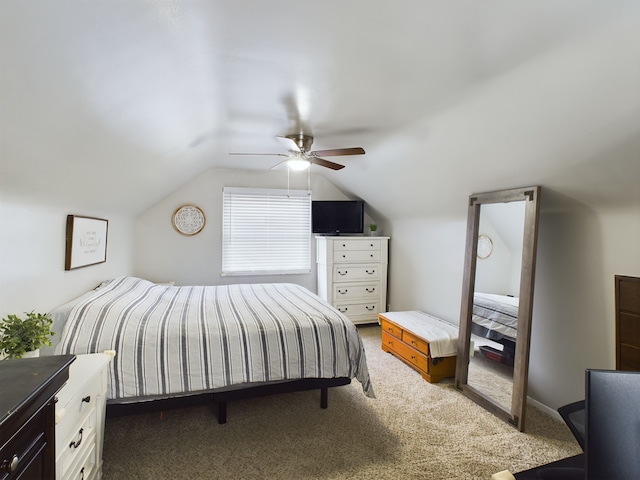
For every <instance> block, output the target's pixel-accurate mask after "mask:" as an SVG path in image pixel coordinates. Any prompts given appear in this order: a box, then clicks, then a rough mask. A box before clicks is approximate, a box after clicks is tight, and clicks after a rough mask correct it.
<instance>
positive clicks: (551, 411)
mask: <svg viewBox="0 0 640 480" xmlns="http://www.w3.org/2000/svg"><path fill="white" fill-rule="evenodd" d="M527 405H531V406H532V407H533V408H535V409H537V410H540V411H541V412H543V413H546V414H547V415H549V416H550V417H551V418H553V419H554V420H556V421H558V422H560V423H564V420H562V417H561V416H560V414H559V413H558V411H557V410H554V409H553V408H550V407H547V406H546V405H545V404H544V403H541V402H539V401H538V400H536V399H534V398H531V397H529V396H528V397H527Z"/></svg>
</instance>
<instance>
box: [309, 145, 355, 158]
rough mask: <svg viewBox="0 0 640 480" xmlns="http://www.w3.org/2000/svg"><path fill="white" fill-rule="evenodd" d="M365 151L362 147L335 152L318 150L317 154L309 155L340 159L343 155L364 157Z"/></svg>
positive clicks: (341, 149) (340, 149)
mask: <svg viewBox="0 0 640 480" xmlns="http://www.w3.org/2000/svg"><path fill="white" fill-rule="evenodd" d="M364 154H365V151H364V148H362V147H353V148H334V149H333V150H318V151H317V152H310V153H309V155H314V156H316V155H318V156H323V157H338V156H341V155H364Z"/></svg>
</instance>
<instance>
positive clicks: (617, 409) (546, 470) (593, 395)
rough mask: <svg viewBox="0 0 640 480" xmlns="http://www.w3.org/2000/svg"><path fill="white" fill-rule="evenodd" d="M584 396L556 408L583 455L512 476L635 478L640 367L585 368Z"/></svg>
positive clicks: (639, 473) (639, 467)
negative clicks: (628, 368)
mask: <svg viewBox="0 0 640 480" xmlns="http://www.w3.org/2000/svg"><path fill="white" fill-rule="evenodd" d="M585 395H586V399H585V400H581V401H579V402H574V403H570V404H568V405H565V406H563V407H560V408H559V409H558V412H559V413H560V415H561V416H562V418H563V419H564V421H565V422H566V423H567V426H568V427H569V429H570V430H571V432H572V433H573V435H574V436H575V437H576V440H577V441H578V443H579V444H580V446H581V447H582V449H583V450H584V452H585V454H584V455H578V456H575V457H570V458H567V459H564V460H560V461H558V462H553V463H552V464H548V465H543V466H541V467H537V468H533V469H531V470H526V471H524V472H520V473H518V474H516V475H515V477H516V479H518V480H529V479H536V480H574V479H575V480H585V479H586V480H614V479H615V480H638V479H640V372H627V371H621V370H587V371H586V372H585Z"/></svg>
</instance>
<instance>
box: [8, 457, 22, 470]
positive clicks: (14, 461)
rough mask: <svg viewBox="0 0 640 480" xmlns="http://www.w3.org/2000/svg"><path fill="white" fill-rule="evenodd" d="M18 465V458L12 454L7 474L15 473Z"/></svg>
mask: <svg viewBox="0 0 640 480" xmlns="http://www.w3.org/2000/svg"><path fill="white" fill-rule="evenodd" d="M19 464H20V457H19V456H18V455H16V454H14V455H13V457H11V461H10V462H9V465H7V470H8V471H9V473H13V472H15V471H16V470H17V469H18V465H19Z"/></svg>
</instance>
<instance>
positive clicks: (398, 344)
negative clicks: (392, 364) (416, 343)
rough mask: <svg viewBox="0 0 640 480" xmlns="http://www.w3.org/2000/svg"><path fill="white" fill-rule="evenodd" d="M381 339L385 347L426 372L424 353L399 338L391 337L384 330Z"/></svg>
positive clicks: (427, 363) (426, 359) (427, 364)
mask: <svg viewBox="0 0 640 480" xmlns="http://www.w3.org/2000/svg"><path fill="white" fill-rule="evenodd" d="M382 341H383V343H385V345H386V346H387V348H389V349H391V350H392V351H393V352H395V353H396V354H398V355H399V356H400V357H402V358H403V359H404V360H405V361H407V362H408V363H410V364H412V365H414V366H415V367H416V368H418V370H421V371H423V372H428V371H429V370H428V368H429V359H428V358H427V356H426V355H424V354H422V353H420V352H418V351H417V350H416V349H414V348H411V347H410V346H408V345H406V344H404V343H403V342H402V341H400V340H399V339H397V338H395V337H392V336H391V335H389V334H387V333H386V332H382Z"/></svg>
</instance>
